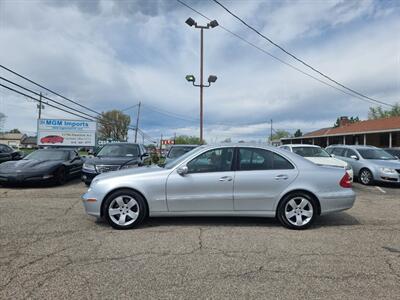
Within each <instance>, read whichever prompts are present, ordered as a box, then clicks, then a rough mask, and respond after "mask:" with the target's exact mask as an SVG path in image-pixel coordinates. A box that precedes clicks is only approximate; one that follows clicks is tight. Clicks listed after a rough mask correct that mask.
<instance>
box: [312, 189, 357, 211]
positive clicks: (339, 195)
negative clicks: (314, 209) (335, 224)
mask: <svg viewBox="0 0 400 300" xmlns="http://www.w3.org/2000/svg"><path fill="white" fill-rule="evenodd" d="M319 200H320V204H321V215H324V214H328V213H332V212H337V211H342V210H346V209H350V208H352V207H353V205H354V202H355V200H356V194H355V193H354V191H353V190H352V189H350V188H349V189H343V190H341V191H338V192H333V193H329V194H326V195H324V196H322V197H320V199H319Z"/></svg>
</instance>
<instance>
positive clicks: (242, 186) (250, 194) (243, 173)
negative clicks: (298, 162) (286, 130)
mask: <svg viewBox="0 0 400 300" xmlns="http://www.w3.org/2000/svg"><path fill="white" fill-rule="evenodd" d="M238 154H239V161H238V170H237V171H236V174H235V185H234V208H235V210H240V211H271V210H273V209H274V203H275V202H276V201H277V200H278V199H279V197H280V195H281V193H282V191H284V190H285V189H286V187H287V186H288V185H289V184H290V183H291V182H292V181H293V180H294V179H295V178H296V176H297V174H298V171H297V169H295V167H294V166H293V164H292V163H290V162H289V161H288V160H287V159H286V158H284V157H283V156H281V155H279V154H277V153H275V152H272V151H269V150H265V149H260V148H250V147H249V148H247V147H246V148H245V147H243V148H239V153H238Z"/></svg>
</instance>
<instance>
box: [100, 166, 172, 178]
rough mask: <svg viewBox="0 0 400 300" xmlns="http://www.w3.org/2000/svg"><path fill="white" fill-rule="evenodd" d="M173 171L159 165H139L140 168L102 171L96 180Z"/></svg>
mask: <svg viewBox="0 0 400 300" xmlns="http://www.w3.org/2000/svg"><path fill="white" fill-rule="evenodd" d="M166 171H171V170H168V169H164V168H161V167H159V166H157V165H151V166H145V167H139V168H132V169H125V170H117V171H113V172H107V173H102V174H100V175H97V176H96V179H95V180H97V179H98V180H103V179H108V178H115V177H122V176H127V175H129V176H131V175H143V174H149V173H156V172H166Z"/></svg>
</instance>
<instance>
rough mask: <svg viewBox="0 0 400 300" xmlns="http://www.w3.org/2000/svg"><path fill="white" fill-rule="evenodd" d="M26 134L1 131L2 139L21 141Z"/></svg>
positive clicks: (0, 138) (0, 136) (0, 137)
mask: <svg viewBox="0 0 400 300" xmlns="http://www.w3.org/2000/svg"><path fill="white" fill-rule="evenodd" d="M23 136H24V134H22V133H0V140H18V141H20V140H21V139H22V137H23Z"/></svg>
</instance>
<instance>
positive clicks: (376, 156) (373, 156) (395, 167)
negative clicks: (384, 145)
mask: <svg viewBox="0 0 400 300" xmlns="http://www.w3.org/2000/svg"><path fill="white" fill-rule="evenodd" d="M326 151H327V152H328V153H330V154H331V155H332V156H335V157H337V158H339V159H343V160H344V161H346V162H348V163H349V164H351V166H352V168H353V171H354V175H355V176H356V177H357V178H358V180H359V181H360V182H361V183H362V184H365V185H370V184H372V183H374V182H375V181H381V182H400V161H399V160H398V159H397V158H396V157H394V156H393V155H391V154H389V153H388V152H386V151H385V150H382V149H379V148H376V147H373V146H357V145H334V146H329V147H327V148H326Z"/></svg>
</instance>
